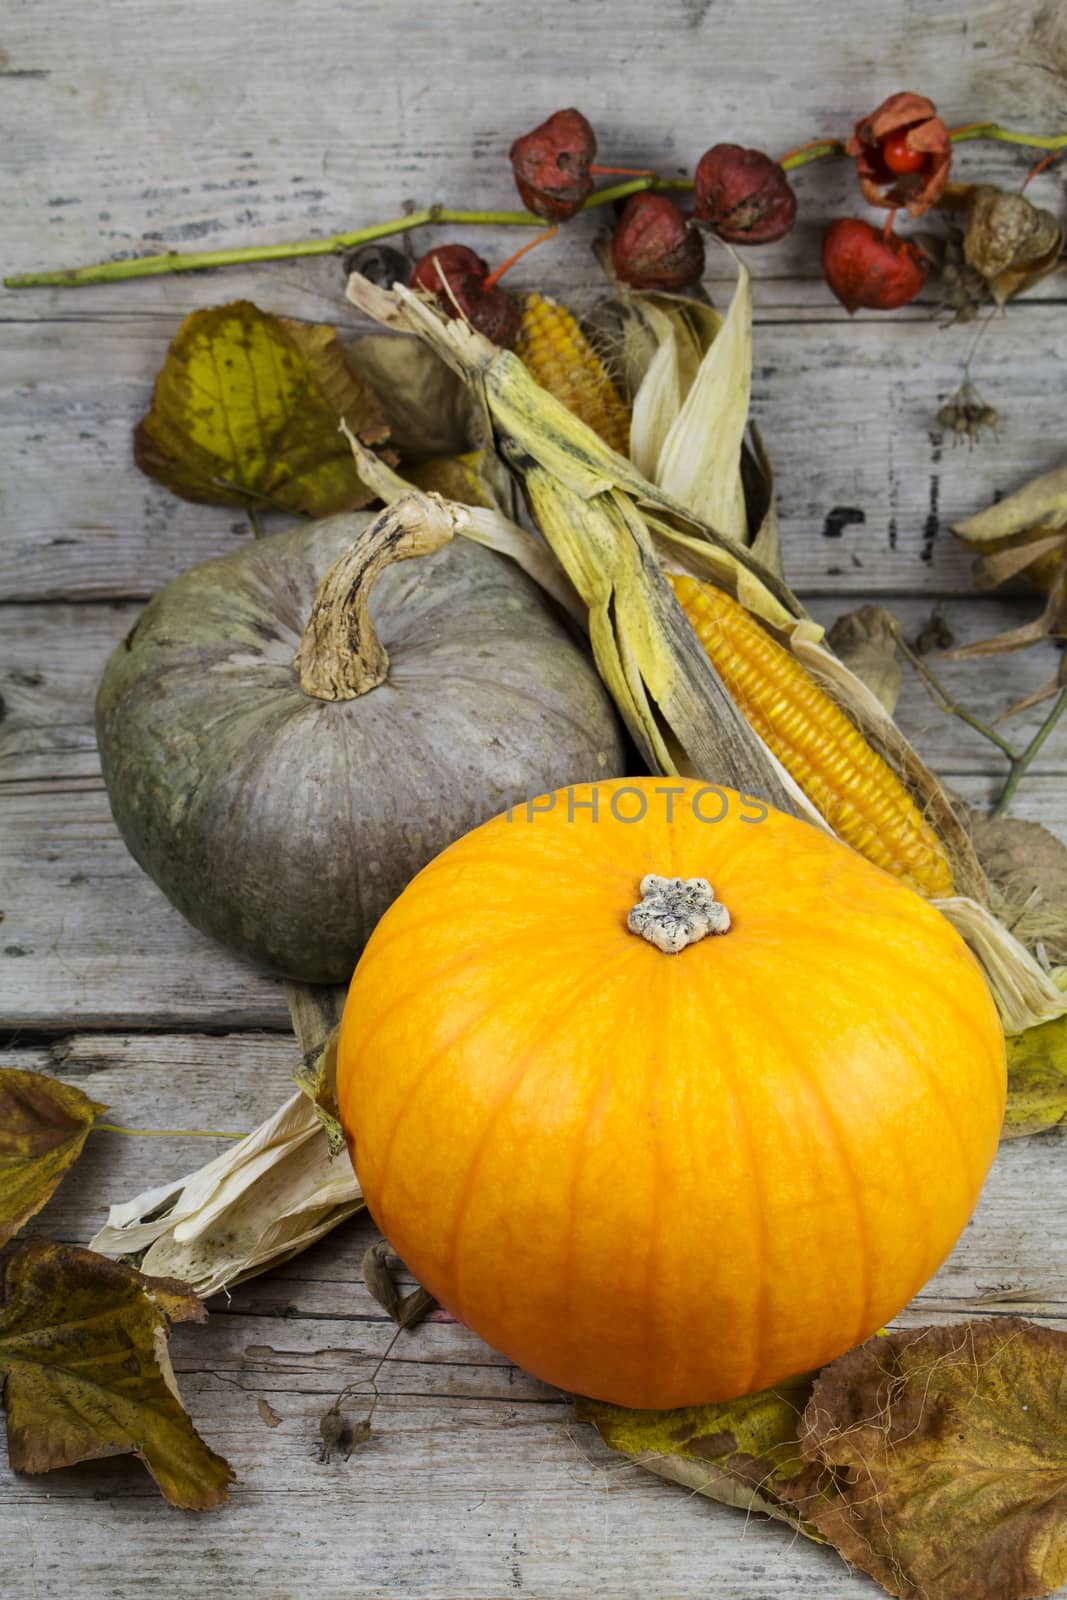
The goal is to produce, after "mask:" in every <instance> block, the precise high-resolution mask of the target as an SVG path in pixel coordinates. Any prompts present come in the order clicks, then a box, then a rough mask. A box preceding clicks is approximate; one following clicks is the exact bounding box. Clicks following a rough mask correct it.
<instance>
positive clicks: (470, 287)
mask: <svg viewBox="0 0 1067 1600" xmlns="http://www.w3.org/2000/svg"><path fill="white" fill-rule="evenodd" d="M488 276H489V267H488V265H487V263H486V262H484V261H483V260H482V258H481V256H480V255H478V254H477V253H476V252H475V251H474V250H472V249H471V248H470V246H469V245H465V244H443V245H438V246H437V247H436V249H433V250H427V252H426V254H425V255H424V256H422V257H421V258H420V260H419V261H418V262H417V263H416V265H415V271H414V272H413V273H412V275H411V287H412V288H413V289H423V290H426V291H428V292H429V293H430V294H432V295H433V297H434V299H435V300H436V301H437V304H438V305H439V306H440V307H441V309H442V311H443V312H444V313H445V315H446V316H447V317H460V316H462V317H465V318H466V319H467V321H468V322H469V323H470V324H471V326H472V327H474V328H477V329H478V332H479V333H484V334H485V337H486V338H487V339H491V340H492V341H493V343H494V344H498V345H501V346H503V347H504V348H505V349H510V348H511V346H512V345H513V344H514V343H515V340H516V338H517V337H518V332H519V324H520V322H521V320H522V311H521V308H520V306H519V305H518V302H517V301H515V300H514V299H512V297H511V295H509V294H507V293H506V292H505V291H504V290H503V289H501V288H498V287H496V286H494V287H493V288H492V289H489V290H488V291H486V290H485V289H484V288H483V285H484V283H485V280H486V279H487V278H488Z"/></svg>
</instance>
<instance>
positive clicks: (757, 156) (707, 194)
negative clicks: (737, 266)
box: [695, 144, 797, 244]
mask: <svg viewBox="0 0 1067 1600" xmlns="http://www.w3.org/2000/svg"><path fill="white" fill-rule="evenodd" d="M695 180H696V215H697V216H698V217H699V218H700V220H701V222H707V223H710V225H711V226H712V227H713V228H714V229H715V232H716V233H717V234H718V235H719V237H720V239H726V240H727V241H728V242H729V243H730V244H770V243H772V242H773V241H774V240H775V239H782V238H784V237H785V235H786V234H787V233H788V232H789V230H790V228H791V227H792V226H793V222H794V220H795V218H796V214H797V197H796V195H795V193H794V192H793V190H792V189H791V188H790V186H789V180H788V178H787V177H786V175H785V172H784V170H783V169H782V168H781V167H780V166H779V165H778V163H777V161H772V160H771V157H770V156H768V155H764V153H763V151H762V150H746V149H745V148H744V147H743V146H742V145H739V144H715V145H712V147H711V149H710V150H705V152H704V154H703V155H702V156H701V158H700V160H699V162H698V163H697V169H696V174H695Z"/></svg>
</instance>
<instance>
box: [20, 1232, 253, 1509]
mask: <svg viewBox="0 0 1067 1600" xmlns="http://www.w3.org/2000/svg"><path fill="white" fill-rule="evenodd" d="M206 1315H207V1313H206V1312H205V1311H204V1308H203V1306H202V1305H201V1303H200V1301H199V1300H198V1299H197V1297H196V1295H195V1294H193V1292H192V1290H191V1289H190V1288H189V1287H188V1285H187V1284H184V1283H178V1282H176V1281H175V1280H173V1279H167V1278H146V1277H144V1276H143V1275H142V1274H141V1273H140V1272H135V1271H134V1270H133V1268H132V1267H126V1266H123V1265H121V1264H120V1263H119V1262H117V1261H108V1260H107V1259H106V1257H104V1256H100V1255H96V1254H94V1252H93V1251H91V1250H79V1249H76V1248H75V1247H74V1246H73V1245H65V1244H54V1243H52V1242H51V1241H50V1240H43V1239H30V1240H27V1241H26V1242H25V1243H20V1244H17V1245H14V1246H13V1247H12V1249H11V1251H10V1252H9V1253H8V1254H7V1255H6V1256H5V1258H4V1260H3V1263H2V1266H0V1393H2V1394H3V1400H4V1409H5V1410H6V1412H7V1446H8V1456H9V1458H10V1461H11V1465H12V1467H13V1468H14V1470H15V1471H16V1472H49V1471H51V1470H52V1469H53V1468H54V1467H71V1466H74V1465H75V1464H76V1463H77V1462H79V1461H96V1460H98V1459H99V1458H100V1457H101V1456H115V1455H135V1456H137V1457H138V1459H139V1460H141V1461H143V1462H144V1464H145V1466H146V1467H147V1468H148V1470H149V1472H150V1473H151V1474H152V1476H153V1478H154V1479H155V1480H156V1483H157V1484H158V1485H159V1488H160V1490H161V1492H162V1494H163V1495H164V1497H165V1498H166V1499H167V1500H169V1501H170V1503H171V1504H172V1505H176V1506H181V1507H183V1508H185V1509H186V1510H191V1511H206V1510H209V1509H211V1508H212V1507H214V1506H217V1505H221V1504H222V1502H223V1501H224V1500H225V1499H226V1497H227V1485H228V1484H229V1483H230V1482H231V1481H232V1479H233V1472H232V1470H231V1468H230V1466H229V1463H228V1462H226V1461H224V1460H223V1458H222V1457H221V1456H219V1455H216V1454H215V1452H214V1451H213V1450H211V1449H209V1448H208V1446H207V1445H206V1444H205V1443H204V1441H203V1439H201V1437H200V1435H199V1434H198V1433H197V1431H196V1429H195V1428H194V1427H193V1425H192V1423H191V1422H190V1420H189V1417H188V1416H187V1414H186V1412H185V1410H184V1408H183V1406H182V1403H181V1400H180V1399H179V1397H178V1389H177V1385H176V1383H175V1381H174V1373H173V1370H172V1368H171V1364H170V1358H169V1356H168V1354H167V1336H168V1333H169V1330H170V1324H171V1323H174V1322H203V1321H204V1319H205V1317H206Z"/></svg>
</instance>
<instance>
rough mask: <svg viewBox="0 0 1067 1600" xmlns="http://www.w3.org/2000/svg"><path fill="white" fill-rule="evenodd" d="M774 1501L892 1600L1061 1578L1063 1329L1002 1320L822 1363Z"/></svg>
mask: <svg viewBox="0 0 1067 1600" xmlns="http://www.w3.org/2000/svg"><path fill="white" fill-rule="evenodd" d="M800 1447H801V1450H802V1451H803V1454H804V1456H805V1457H806V1459H807V1460H808V1462H809V1463H810V1465H809V1466H808V1468H807V1469H806V1471H805V1472H804V1473H802V1474H801V1475H800V1476H799V1477H796V1478H794V1479H791V1480H787V1481H786V1482H785V1483H784V1484H783V1485H782V1488H781V1492H782V1494H783V1497H784V1498H785V1499H786V1500H787V1501H789V1502H791V1503H792V1504H793V1505H795V1506H796V1507H797V1509H798V1510H799V1511H800V1513H801V1514H802V1515H803V1516H804V1517H806V1518H808V1519H810V1521H811V1522H813V1523H814V1524H815V1526H816V1527H817V1528H818V1529H819V1530H820V1532H822V1533H823V1534H825V1536H826V1537H827V1538H828V1539H829V1540H830V1541H831V1542H832V1543H833V1544H834V1545H836V1547H837V1549H838V1550H839V1551H840V1552H841V1554H842V1555H843V1556H845V1558H846V1559H847V1560H849V1561H851V1562H853V1563H854V1565H856V1566H858V1567H860V1568H862V1569H863V1571H864V1572H868V1573H870V1574H871V1576H872V1577H874V1578H876V1579H877V1580H878V1582H879V1583H880V1584H882V1586H883V1588H885V1589H886V1590H888V1592H889V1593H890V1594H891V1595H896V1596H898V1597H900V1600H905V1597H906V1600H920V1597H921V1600H1034V1597H1036V1596H1040V1595H1046V1594H1050V1593H1051V1592H1052V1591H1053V1590H1054V1589H1056V1588H1057V1587H1058V1586H1059V1585H1060V1584H1061V1583H1062V1582H1063V1581H1064V1579H1065V1578H1067V1334H1064V1333H1060V1332H1058V1331H1057V1330H1055V1329H1053V1328H1045V1327H1039V1326H1037V1325H1035V1324H1034V1323H1029V1322H1025V1321H1023V1320H1022V1319H1021V1318H1016V1317H1005V1318H1003V1319H1001V1318H996V1319H992V1320H990V1321H984V1322H970V1323H965V1324H963V1325H962V1326H957V1327H950V1328H943V1327H939V1328H921V1329H904V1330H902V1331H900V1332H897V1333H892V1334H889V1335H888V1336H887V1337H885V1338H881V1339H871V1340H868V1342H867V1343H866V1344H864V1345H861V1346H860V1348H859V1349H858V1350H853V1351H850V1352H849V1354H848V1355H845V1356H842V1357H841V1358H840V1360H838V1361H835V1362H833V1363H832V1364H831V1365H830V1366H829V1367H826V1368H824V1369H823V1371H822V1372H821V1373H820V1375H819V1377H818V1378H817V1379H816V1382H815V1388H814V1391H813V1393H812V1397H811V1400H810V1401H809V1403H808V1406H807V1409H806V1411H805V1413H804V1419H803V1422H802V1424H801V1429H800Z"/></svg>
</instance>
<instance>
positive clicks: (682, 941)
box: [626, 872, 730, 956]
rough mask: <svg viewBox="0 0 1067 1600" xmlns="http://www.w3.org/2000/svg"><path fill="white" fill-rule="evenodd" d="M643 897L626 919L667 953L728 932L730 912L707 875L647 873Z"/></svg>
mask: <svg viewBox="0 0 1067 1600" xmlns="http://www.w3.org/2000/svg"><path fill="white" fill-rule="evenodd" d="M639 889H640V893H641V899H640V901H639V903H638V904H637V905H636V906H634V908H633V910H632V911H631V912H630V915H629V916H628V917H627V919H626V926H627V927H628V928H629V930H630V932H631V933H636V934H639V935H640V936H641V938H642V939H647V940H648V942H649V944H654V945H655V947H656V949H657V950H662V951H663V953H664V954H665V955H668V956H676V955H677V954H678V952H679V950H684V949H685V947H686V945H687V944H696V943H697V942H698V941H699V940H700V939H703V938H704V936H705V934H708V933H725V932H726V930H727V929H728V928H729V926H730V913H729V912H728V911H727V909H726V907H725V906H724V905H721V904H720V903H719V901H718V900H716V898H715V893H714V890H713V889H712V887H711V884H710V883H709V882H708V880H707V878H660V877H658V876H657V875H656V873H654V872H649V873H646V874H645V876H644V877H643V878H642V879H641V882H640V885H639Z"/></svg>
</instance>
